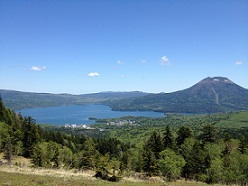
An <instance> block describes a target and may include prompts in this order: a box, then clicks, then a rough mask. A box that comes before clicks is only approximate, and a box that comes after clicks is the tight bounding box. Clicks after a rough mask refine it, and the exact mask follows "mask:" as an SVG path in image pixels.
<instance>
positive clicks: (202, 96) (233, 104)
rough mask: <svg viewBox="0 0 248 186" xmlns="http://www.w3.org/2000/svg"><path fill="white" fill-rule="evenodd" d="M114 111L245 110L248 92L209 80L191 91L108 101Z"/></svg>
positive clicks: (219, 79) (225, 81) (223, 80)
mask: <svg viewBox="0 0 248 186" xmlns="http://www.w3.org/2000/svg"><path fill="white" fill-rule="evenodd" d="M108 105H109V106H110V107H111V108H112V109H113V110H153V111H158V112H173V113H174V112H175V113H215V112H229V111H238V110H248V90H247V89H245V88H243V87H241V86H239V85H237V84H235V83H234V82H232V81H231V80H229V79H228V78H225V77H213V78H211V77H208V78H205V79H203V80H201V81H200V82H198V83H197V84H195V85H193V86H192V87H190V88H187V89H185V90H181V91H177V92H172V93H160V94H151V95H147V96H143V97H139V98H131V99H124V100H116V101H111V102H109V103H108Z"/></svg>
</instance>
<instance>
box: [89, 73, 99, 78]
mask: <svg viewBox="0 0 248 186" xmlns="http://www.w3.org/2000/svg"><path fill="white" fill-rule="evenodd" d="M88 76H89V77H96V76H100V74H99V73H98V72H91V73H89V74H88Z"/></svg>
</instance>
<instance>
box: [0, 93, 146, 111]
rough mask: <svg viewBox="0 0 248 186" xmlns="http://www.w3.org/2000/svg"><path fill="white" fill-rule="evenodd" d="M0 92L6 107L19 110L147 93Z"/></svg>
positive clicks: (100, 100) (99, 100)
mask: <svg viewBox="0 0 248 186" xmlns="http://www.w3.org/2000/svg"><path fill="white" fill-rule="evenodd" d="M0 94H1V97H2V99H3V103H4V104H5V105H6V107H8V108H10V109H13V110H19V109H23V108H31V107H47V106H59V105H70V104H87V103H99V102H102V101H106V100H109V99H113V100H116V99H124V98H131V97H140V96H144V95H147V93H144V92H138V91H133V92H100V93H92V94H81V95H72V94H51V93H35V92H21V91H14V90H3V89H0Z"/></svg>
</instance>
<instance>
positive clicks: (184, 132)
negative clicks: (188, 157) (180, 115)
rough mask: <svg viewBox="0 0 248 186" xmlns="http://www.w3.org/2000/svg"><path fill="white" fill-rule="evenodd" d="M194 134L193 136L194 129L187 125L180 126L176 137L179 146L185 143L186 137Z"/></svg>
mask: <svg viewBox="0 0 248 186" xmlns="http://www.w3.org/2000/svg"><path fill="white" fill-rule="evenodd" d="M192 136H193V134H192V130H191V129H190V128H189V127H185V126H182V127H180V128H179V130H178V132H177V138H176V143H177V146H178V147H179V146H181V145H182V144H183V143H184V141H185V139H187V138H190V137H192Z"/></svg>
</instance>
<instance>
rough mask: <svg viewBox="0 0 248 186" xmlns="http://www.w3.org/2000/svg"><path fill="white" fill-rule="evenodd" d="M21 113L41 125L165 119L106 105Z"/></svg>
mask: <svg viewBox="0 0 248 186" xmlns="http://www.w3.org/2000/svg"><path fill="white" fill-rule="evenodd" d="M16 112H17V113H18V112H21V114H22V115H23V116H31V117H32V118H34V119H35V120H36V123H39V124H43V123H44V124H54V125H65V124H88V125H89V124H93V123H95V121H93V120H89V117H94V118H99V119H106V118H118V117H123V116H145V117H153V118H158V117H163V116H164V114H163V113H158V112H152V111H130V112H129V111H112V110H111V109H110V107H108V106H105V105H92V104H90V105H68V106H57V107H45V108H28V109H22V110H18V111H16Z"/></svg>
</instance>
